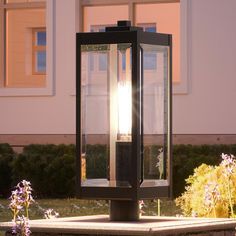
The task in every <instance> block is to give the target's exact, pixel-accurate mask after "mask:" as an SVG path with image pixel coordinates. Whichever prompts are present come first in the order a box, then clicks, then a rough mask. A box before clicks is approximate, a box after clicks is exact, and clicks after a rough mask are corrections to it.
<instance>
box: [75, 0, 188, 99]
mask: <svg viewBox="0 0 236 236" xmlns="http://www.w3.org/2000/svg"><path fill="white" fill-rule="evenodd" d="M174 2H180V82H174V83H173V94H183V95H184V94H188V93H189V77H190V70H189V68H190V63H191V62H190V60H189V59H190V57H189V52H190V50H189V48H190V44H189V41H188V40H189V39H188V34H189V22H190V16H189V9H190V2H191V1H189V0H116V1H110V0H80V1H78V4H77V5H76V9H77V11H76V14H77V15H76V29H77V32H82V31H83V7H86V6H111V5H128V7H129V20H130V21H131V23H132V24H135V5H136V4H150V3H174ZM157 27H158V26H157ZM73 93H74V94H75V92H73Z"/></svg>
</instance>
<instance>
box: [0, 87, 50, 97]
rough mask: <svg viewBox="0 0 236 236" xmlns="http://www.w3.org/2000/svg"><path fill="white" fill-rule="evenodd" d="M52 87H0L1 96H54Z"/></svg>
mask: <svg viewBox="0 0 236 236" xmlns="http://www.w3.org/2000/svg"><path fill="white" fill-rule="evenodd" d="M54 95H55V93H54V91H53V89H52V88H0V97H18V96H25V97H28V96H54Z"/></svg>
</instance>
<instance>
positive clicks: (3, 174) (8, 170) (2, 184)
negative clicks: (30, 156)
mask: <svg viewBox="0 0 236 236" xmlns="http://www.w3.org/2000/svg"><path fill="white" fill-rule="evenodd" d="M14 156H15V153H14V151H13V149H12V148H11V147H10V145H9V144H6V143H3V144H0V197H7V196H9V190H10V189H11V183H12V180H11V176H12V161H13V158H14Z"/></svg>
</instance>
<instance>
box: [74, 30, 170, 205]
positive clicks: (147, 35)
mask: <svg viewBox="0 0 236 236" xmlns="http://www.w3.org/2000/svg"><path fill="white" fill-rule="evenodd" d="M120 28H121V29H119V28H116V29H114V30H115V31H113V30H112V29H111V31H109V29H108V31H106V32H91V33H90V32H89V33H77V34H76V150H77V159H76V163H77V170H76V171H77V177H76V180H77V196H78V197H79V198H82V199H109V200H131V201H138V200H140V199H142V200H144V199H154V198H166V197H171V196H172V160H171V159H172V154H171V153H172V150H171V148H172V147H171V146H172V137H171V136H172V112H171V111H172V35H170V34H161V33H153V32H143V31H142V29H141V28H139V27H130V26H128V27H120ZM119 43H130V44H131V47H132V78H131V81H132V101H133V102H132V106H133V107H132V157H131V160H132V169H131V170H130V171H131V187H89V186H82V185H81V164H82V163H81V151H82V147H81V140H82V136H81V131H82V130H81V46H82V45H91V44H119ZM140 44H151V45H160V46H168V47H169V62H168V67H169V68H168V81H166V86H167V87H168V88H167V91H168V105H167V106H168V107H167V108H166V109H167V113H168V121H167V122H168V131H167V134H166V135H167V149H168V150H167V160H166V161H167V163H168V168H167V172H168V179H167V180H168V185H167V186H153V187H141V182H142V175H143V167H142V166H143V137H142V135H143V130H142V129H143V124H142V122H143V102H142V99H143V92H142V91H143V90H142V83H143V82H142V81H143V73H142V71H143V69H142V67H143V65H142V60H141V54H142V52H141V53H140V51H141V47H140ZM137 78H141V79H137ZM134 111H135V112H134ZM140 124H141V125H140Z"/></svg>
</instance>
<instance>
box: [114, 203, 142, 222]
mask: <svg viewBox="0 0 236 236" xmlns="http://www.w3.org/2000/svg"><path fill="white" fill-rule="evenodd" d="M138 220H139V202H138V201H119V200H111V201H110V221H138Z"/></svg>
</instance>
